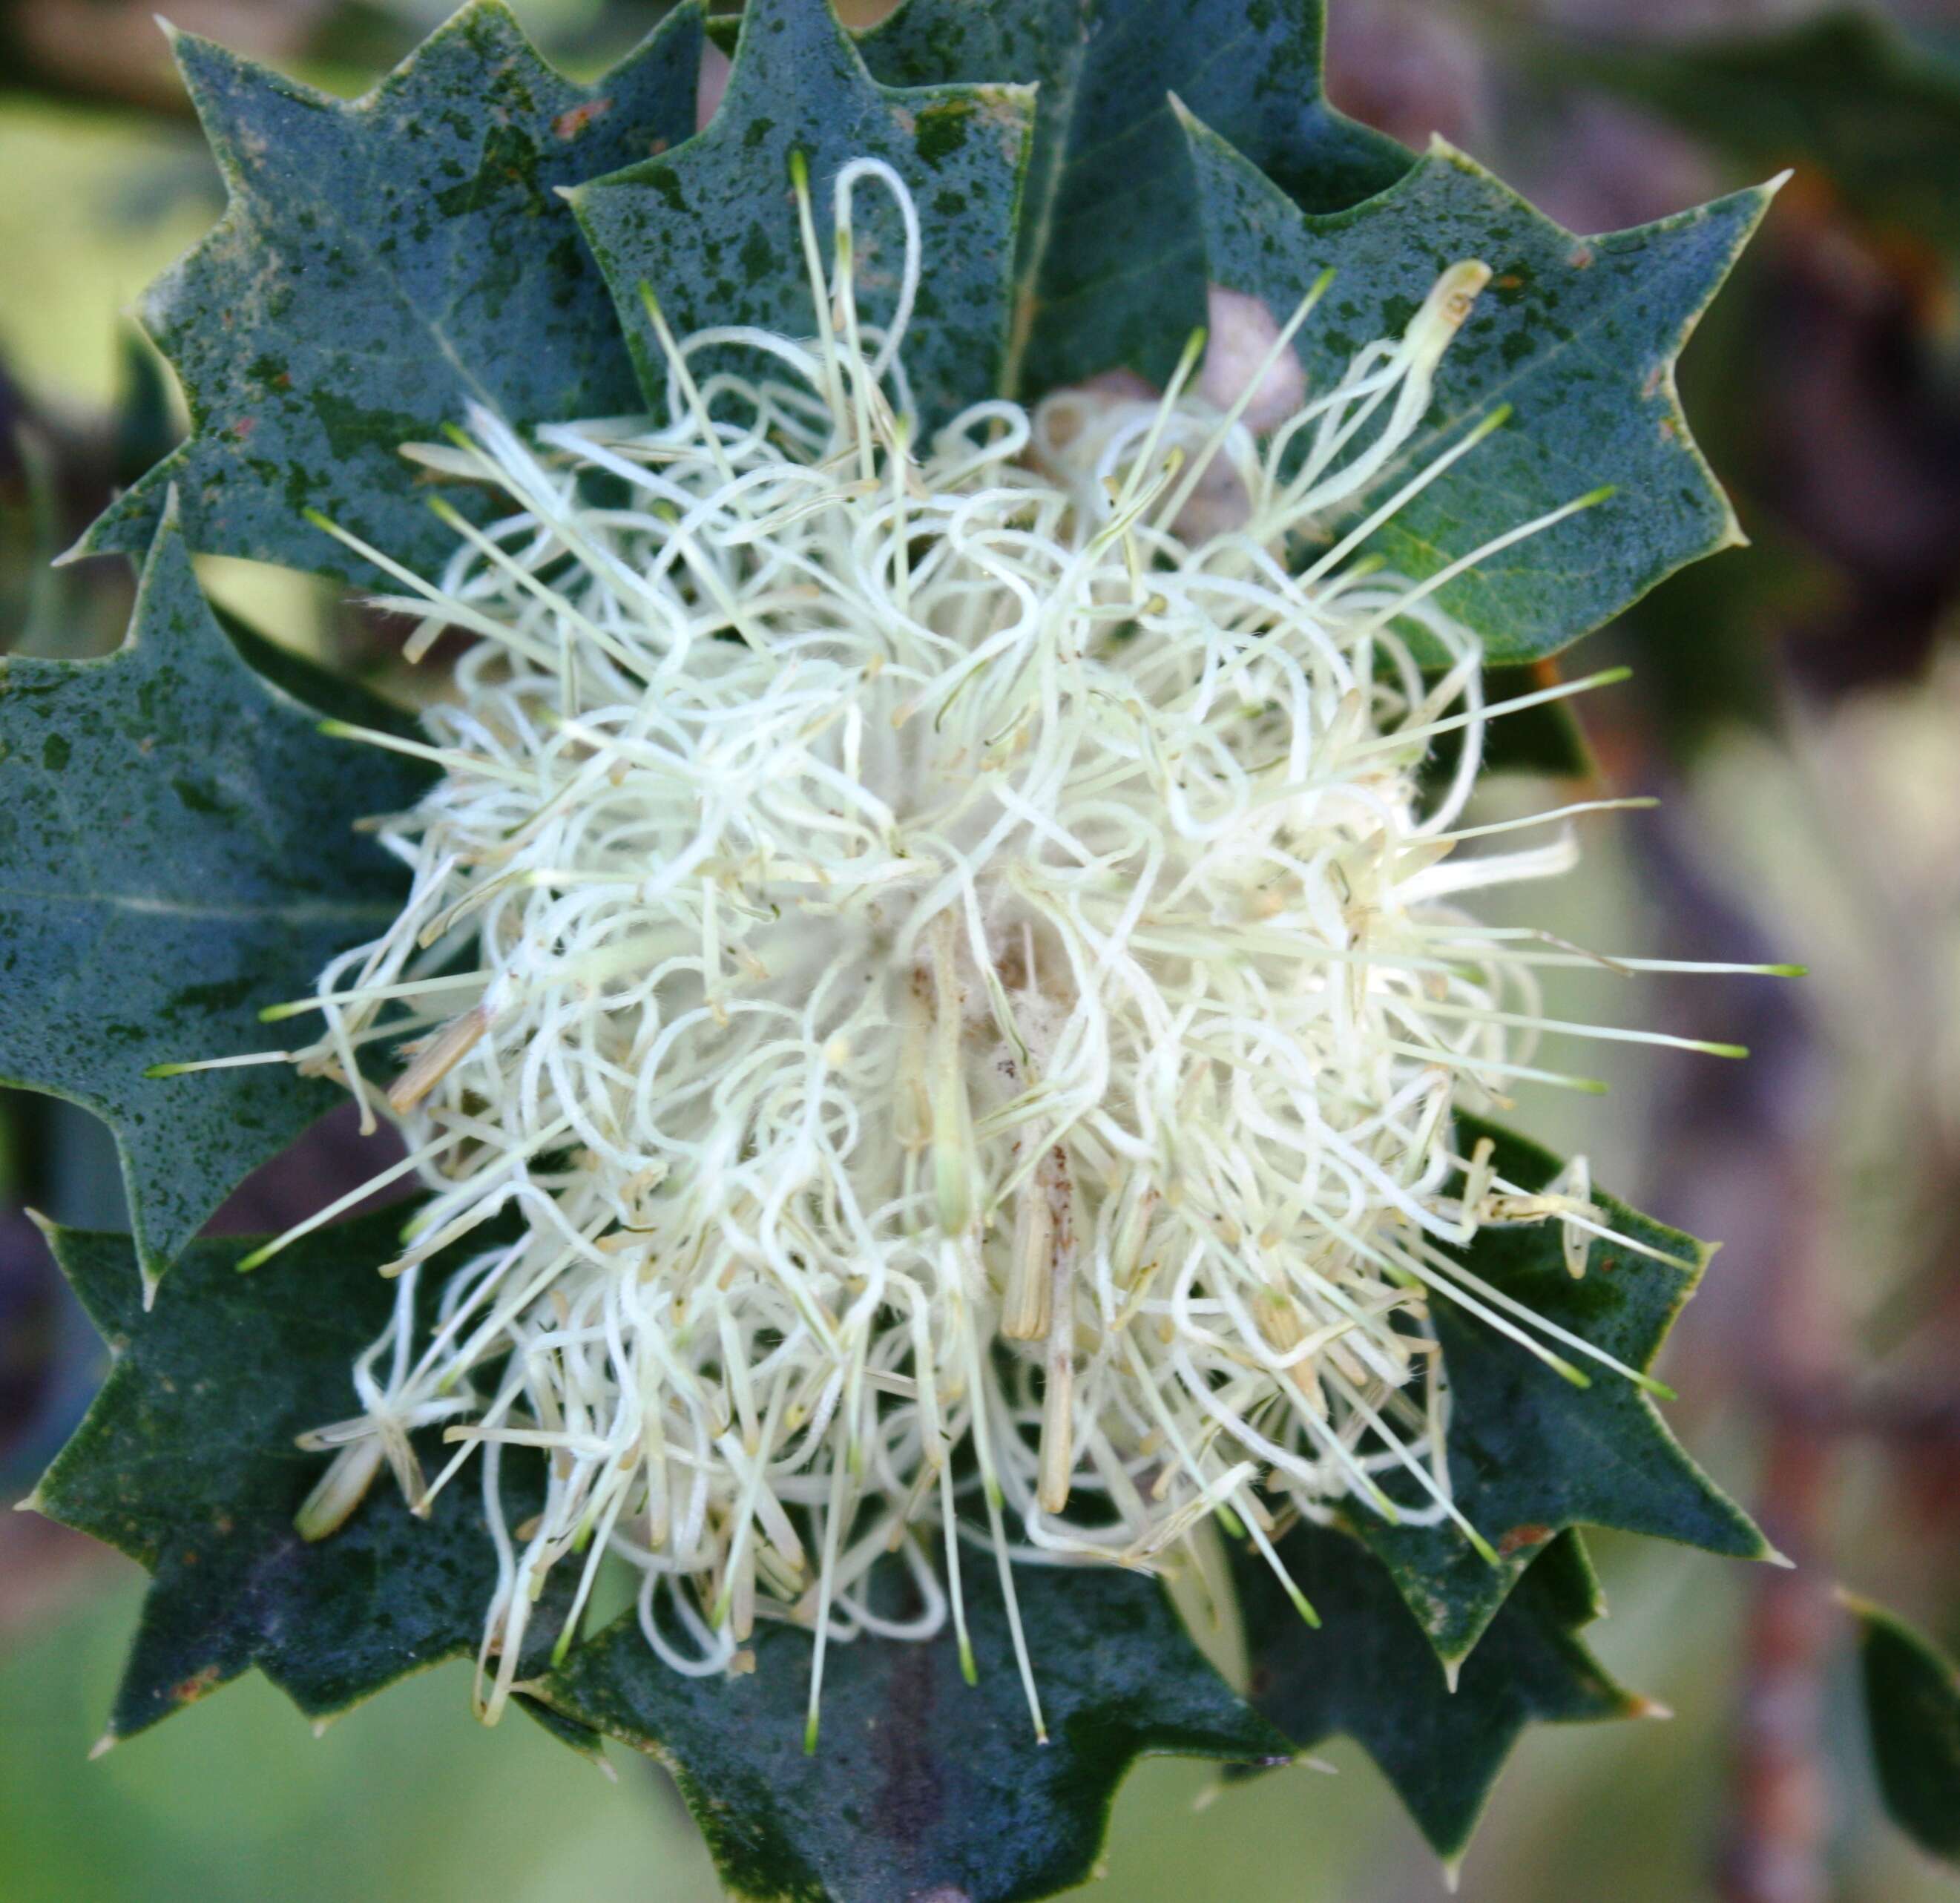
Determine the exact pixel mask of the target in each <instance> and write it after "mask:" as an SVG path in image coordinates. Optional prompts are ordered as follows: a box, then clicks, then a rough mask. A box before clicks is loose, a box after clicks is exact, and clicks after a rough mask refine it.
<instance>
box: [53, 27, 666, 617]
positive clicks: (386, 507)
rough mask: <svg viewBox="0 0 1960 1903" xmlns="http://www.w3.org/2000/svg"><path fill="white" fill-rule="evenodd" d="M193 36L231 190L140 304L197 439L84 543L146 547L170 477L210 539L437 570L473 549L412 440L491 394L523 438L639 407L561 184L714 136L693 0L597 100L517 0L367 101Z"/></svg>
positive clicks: (273, 558)
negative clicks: (702, 105) (419, 474)
mask: <svg viewBox="0 0 1960 1903" xmlns="http://www.w3.org/2000/svg"><path fill="white" fill-rule="evenodd" d="M176 44H177V59H178V62H179V64H180V65H181V67H182V68H183V75H184V79H185V82H186V84H187V85H188V86H189V88H190V91H191V94H192V98H193V99H194V100H196V103H197V108H198V112H199V115H200V116H201V117H202V119H203V121H204V125H205V131H206V132H207V133H208V135H209V136H210V138H211V141H212V146H213V148H214V149H215V152H216V154H217V156H218V163H219V164H220V166H221V167H222V168H223V170H224V176H225V180H226V183H227V184H228V186H229V187H230V189H231V205H230V206H229V208H228V210H227V211H226V212H225V215H224V218H223V219H222V220H221V221H220V222H219V224H218V227H217V228H216V229H215V231H213V232H212V234H211V236H210V237H208V238H207V239H205V241H204V242H203V243H202V244H201V245H199V247H197V249H196V250H194V251H193V252H192V253H191V254H190V255H189V256H188V257H187V258H186V259H184V261H183V263H181V264H180V265H179V266H177V268H176V269H174V270H173V271H172V272H170V273H169V274H168V275H166V276H165V277H164V278H162V279H161V280H160V281H159V282H158V283H157V285H156V286H155V288H154V289H153V290H152V291H151V294H150V297H149V300H148V304H146V306H145V322H146V323H147V324H148V327H149V329H150V330H151V333H152V335H154V336H155V337H156V339H157V342H159V344H160V345H161V346H162V348H163V349H164V352H165V354H166V355H167V356H168V357H169V358H170V360H171V361H172V362H173V363H174V364H176V366H177V372H178V374H179V375H180V377H182V378H183V383H184V387H185V390H186V394H187V395H188V396H189V400H190V406H191V414H192V421H193V423H194V425H195V428H194V431H193V433H192V437H191V439H190V441H189V442H188V443H186V444H185V445H184V446H183V448H182V449H180V450H178V451H177V453H176V454H175V455H173V456H172V457H170V458H168V459H167V460H166V461H164V462H163V463H160V464H159V465H158V466H157V467H156V468H155V469H153V470H152V471H151V473H150V474H149V475H148V476H146V477H145V479H143V480H142V482H139V483H138V484H137V485H136V486H135V488H132V489H131V490H130V491H129V492H128V493H127V494H126V495H124V496H122V498H121V499H120V500H119V501H117V502H116V503H115V504H113V505H112V506H111V507H110V509H109V511H107V514H104V515H103V517H102V518H101V520H100V521H99V522H97V524H96V525H95V527H94V528H93V529H92V530H90V532H89V534H88V536H87V538H86V539H85V540H84V544H83V548H84V552H100V551H103V550H107V549H121V550H123V551H126V552H137V551H140V550H141V549H144V548H145V547H146V546H148V543H149V540H150V537H151V533H153V531H154V528H155V527H156V523H157V517H158V515H159V514H160V513H161V511H162V508H163V506H164V495H165V492H166V491H167V488H169V487H170V485H172V484H175V485H177V488H178V490H179V491H180V495H181V496H182V499H183V514H184V527H185V532H186V534H187V535H188V536H189V538H190V540H191V542H192V544H193V545H194V546H196V547H197V548H199V549H209V550H213V551H215V552H220V553H222V554H226V555H251V556H255V557H256V558H259V559H261V560H264V561H270V562H285V563H287V564H288V565H291V566H293V567H296V568H310V569H314V570H317V571H320V572H322V573H325V574H344V573H345V572H346V571H347V569H348V562H349V560H350V558H349V556H348V553H347V552H346V551H345V549H344V548H343V547H342V546H341V545H340V544H339V543H336V542H335V541H333V539H330V538H329V537H328V536H326V535H325V534H323V533H322V532H321V531H320V530H318V529H316V528H313V527H310V526H309V525H308V524H307V522H306V521H304V520H303V519H302V517H301V510H303V509H307V508H312V509H317V510H319V511H321V512H322V513H323V514H326V515H327V516H329V517H332V518H333V520H335V521H336V522H338V523H340V524H341V525H342V527H345V528H347V529H348V530H352V531H353V532H354V533H356V534H358V535H360V536H363V537H364V538H365V539H367V540H368V541H369V542H371V543H373V544H374V546H376V547H377V548H380V549H384V550H386V551H387V552H388V553H389V554H390V555H393V556H394V557H395V558H396V559H397V560H399V561H402V562H407V563H409V564H410V565H424V566H428V567H431V568H432V567H434V566H436V565H439V564H440V563H441V562H442V561H443V560H444V558H446V557H447V555H449V553H450V550H451V549H452V548H453V546H454V537H453V535H452V534H451V533H450V531H448V530H446V529H444V527H442V526H441V524H440V523H438V522H436V521H435V520H434V518H433V517H431V515H430V514H428V511H427V510H425V508H422V506H421V503H420V500H419V497H418V491H417V488H416V485H415V480H414V476H415V472H414V470H413V469H412V466H410V465H409V464H408V463H406V462H404V461H403V459H402V457H401V456H400V455H399V450H400V447H401V445H402V444H403V443H404V442H406V441H417V440H419V441H428V440H429V439H431V438H434V437H435V436H436V435H437V434H438V433H439V431H441V428H442V425H444V423H446V422H454V421H460V419H461V417H462V415H463V406H464V404H465V403H466V402H467V401H469V400H475V401H476V402H479V403H486V404H488V405H489V406H491V407H492V408H493V409H498V410H500V411H501V412H503V413H504V414H505V415H508V416H509V417H511V418H513V419H514V420H516V421H518V422H526V423H531V422H550V421H554V420H556V419H559V418H565V417H570V416H574V415H588V416H589V415H595V414H604V413H607V412H615V411H618V410H620V409H628V408H631V407H632V406H633V405H634V404H635V401H636V397H635V390H634V386H633V380H632V373H631V370H630V368H629V366H628V363H627V361H626V358H625V353H624V352H622V350H621V349H620V348H619V337H618V331H617V326H616V324H615V322H614V320H613V311H612V306H611V301H610V299H609V298H608V297H607V296H606V288H605V286H604V285H603V282H601V281H600V276H599V274H598V272H597V270H595V269H594V268H593V264H592V261H591V259H590V258H589V257H588V256H587V255H586V252H585V249H584V246H583V245H581V243H580V242H579V237H578V228H577V227H576V225H575V224H574V223H573V221H572V219H571V215H570V214H569V213H568V212H567V211H566V209H565V206H564V205H563V204H562V202H560V200H559V199H558V197H557V196H556V188H557V187H558V186H568V185H574V184H576V183H578V181H579V180H581V179H587V178H590V177H594V176H595V175H596V174H597V173H600V172H606V171H611V170H615V169H616V167H619V166H622V165H625V164H630V163H631V162H632V161H634V160H635V159H638V158H644V157H645V156H646V155H647V154H648V153H649V152H652V151H659V150H660V149H662V148H663V147H664V146H666V145H668V144H670V143H673V142H677V141H679V140H680V139H683V138H686V136H687V135H689V133H690V132H692V130H693V128H694V110H695V76H696V73H697V71H698V66H699V63H700V44H701V40H700V14H699V10H698V8H697V7H695V6H693V5H683V6H682V7H680V8H678V9H677V10H676V12H675V13H674V14H672V15H671V16H670V18H669V19H668V20H667V21H666V22H664V23H663V25H662V27H661V28H660V30H659V31H658V32H657V33H655V34H654V36H653V37H652V38H651V40H648V42H647V43H645V44H644V46H641V48H640V49H639V50H638V52H636V53H634V54H633V55H632V56H631V57H630V58H628V59H627V60H625V62H623V63H622V65H619V67H618V68H616V69H615V70H614V71H613V72H611V73H609V74H608V75H606V77H605V78H603V80H601V81H599V82H598V84H597V85H595V86H591V87H586V86H575V85H574V84H571V82H570V81H568V80H565V79H563V78H560V77H559V75H558V74H556V73H555V72H552V69H551V68H549V66H547V65H546V64H545V62H543V60H542V59H540V58H539V56H538V55H537V54H536V53H535V52H534V51H533V49H532V47H531V46H530V43H529V42H528V41H527V40H526V39H525V38H524V37H523V33H521V32H520V30H519V29H518V27H517V23H516V21H514V19H513V18H511V14H510V12H509V11H508V8H505V7H504V5H503V4H502V0H473V4H472V5H469V6H468V7H466V8H465V9H464V10H463V11H462V12H461V13H460V14H457V17H456V18H454V19H453V20H452V21H450V23H449V24H448V25H447V26H446V27H443V28H442V29H441V31H440V32H438V33H436V34H435V35H434V37H433V38H431V40H429V41H428V43H427V44H426V45H425V46H423V47H422V49H421V50H420V51H419V52H418V53H416V54H415V56H414V57H413V58H412V59H410V60H409V61H408V62H406V64H405V65H403V66H402V67H401V68H399V69H398V70H397V71H396V72H394V73H393V74H392V75H390V77H389V78H387V79H386V80H384V81H382V83H381V84H380V85H379V86H378V87H377V88H375V89H374V91H373V92H371V93H370V94H368V96H367V97H365V98H364V99H361V100H358V101H356V102H355V103H353V104H352V105H348V104H345V103H342V102H341V101H340V100H335V99H333V98H330V97H328V96H327V95H326V94H323V93H318V92H315V91H313V89H312V88H310V87H307V86H302V85H301V84H298V82H297V81H293V80H289V79H285V78H282V77H281V76H280V75H278V74H276V73H272V72H268V71H266V68H263V67H261V66H256V65H253V64H252V62H250V61H249V60H245V59H240V58H239V57H238V56H237V55H235V54H233V53H227V52H225V51H224V49H222V48H221V47H218V46H212V45H211V44H210V43H208V42H207V41H205V40H198V39H195V38H192V37H190V36H189V35H180V36H179V37H178V38H177V43H176ZM371 578H372V571H368V573H367V574H364V576H363V577H362V579H371Z"/></svg>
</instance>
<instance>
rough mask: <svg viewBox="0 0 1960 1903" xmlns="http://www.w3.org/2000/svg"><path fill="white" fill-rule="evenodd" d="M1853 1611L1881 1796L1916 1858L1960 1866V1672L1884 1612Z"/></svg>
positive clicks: (1860, 1607) (1860, 1605)
mask: <svg viewBox="0 0 1960 1903" xmlns="http://www.w3.org/2000/svg"><path fill="white" fill-rule="evenodd" d="M1850 1608H1851V1610H1852V1612H1853V1613H1855V1614H1856V1615H1857V1620H1858V1625H1859V1640H1858V1660H1859V1665H1860V1668H1861V1670H1862V1672H1863V1678H1864V1686H1865V1719H1866V1723H1867V1724H1868V1725H1869V1726H1870V1728H1871V1734H1872V1758H1873V1763H1874V1765H1876V1768H1877V1771H1878V1775H1879V1796H1881V1797H1882V1798H1883V1799H1884V1800H1885V1809H1886V1810H1887V1811H1888V1812H1889V1813H1890V1814H1891V1816H1892V1822H1894V1823H1895V1824H1897V1825H1898V1827H1899V1828H1900V1829H1901V1830H1902V1831H1904V1832H1905V1834H1906V1835H1908V1837H1910V1838H1911V1839H1912V1840H1913V1841H1914V1843H1916V1844H1918V1846H1919V1847H1920V1849H1921V1850H1924V1851H1926V1852H1927V1854H1929V1855H1930V1856H1933V1857H1940V1858H1942V1859H1943V1860H1945V1861H1946V1862H1947V1863H1952V1864H1955V1865H1960V1669H1956V1668H1955V1666H1954V1663H1953V1661H1952V1660H1951V1659H1949V1658H1946V1657H1943V1656H1942V1655H1941V1654H1940V1653H1938V1652H1936V1650H1934V1649H1933V1647H1932V1646H1931V1645H1930V1644H1929V1643H1928V1642H1927V1640H1926V1639H1925V1638H1924V1637H1923V1636H1922V1635H1921V1634H1919V1633H1917V1632H1915V1631H1914V1630H1913V1629H1912V1628H1911V1626H1909V1625H1907V1624H1906V1623H1905V1622H1904V1621H1903V1620H1902V1619H1899V1618H1895V1617H1894V1616H1893V1615H1892V1614H1891V1613H1889V1612H1886V1611H1885V1609H1883V1608H1882V1606H1876V1605H1870V1604H1869V1603H1867V1602H1865V1601H1863V1600H1860V1599H1853V1600H1852V1601H1850Z"/></svg>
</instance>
